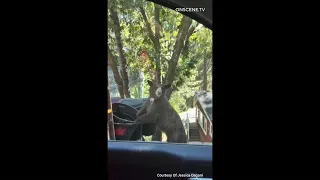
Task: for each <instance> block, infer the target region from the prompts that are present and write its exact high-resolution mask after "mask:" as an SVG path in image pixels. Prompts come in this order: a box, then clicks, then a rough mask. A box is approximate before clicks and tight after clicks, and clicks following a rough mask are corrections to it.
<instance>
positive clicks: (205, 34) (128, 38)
mask: <svg viewBox="0 0 320 180" xmlns="http://www.w3.org/2000/svg"><path fill="white" fill-rule="evenodd" d="M179 11H186V9H184V8H177V9H175V10H172V9H169V8H167V7H164V6H161V5H158V4H155V3H153V2H149V1H145V0H110V1H108V13H106V14H105V18H106V24H107V28H106V31H107V33H106V36H105V38H106V40H107V41H106V42H107V43H106V45H107V49H108V80H109V90H110V96H111V102H112V113H113V116H112V118H113V122H114V133H115V140H128V141H145V142H150V141H161V142H168V143H191V144H192V143H199V144H207V143H210V142H212V136H213V135H212V121H213V119H212V94H213V92H212V84H213V83H212V39H213V38H212V30H210V29H208V28H207V27H205V26H204V25H202V24H201V23H199V22H197V21H195V20H193V19H191V18H189V17H188V16H185V15H183V14H181V13H180V12H179ZM188 11H197V12H201V11H205V7H194V8H191V9H188ZM201 93H202V94H206V95H205V96H204V97H200V95H199V94H201Z"/></svg>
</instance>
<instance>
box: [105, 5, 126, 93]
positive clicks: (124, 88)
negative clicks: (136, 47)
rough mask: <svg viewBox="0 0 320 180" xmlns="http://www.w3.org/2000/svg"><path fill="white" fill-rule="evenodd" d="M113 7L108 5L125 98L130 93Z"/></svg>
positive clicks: (116, 17) (118, 23)
mask: <svg viewBox="0 0 320 180" xmlns="http://www.w3.org/2000/svg"><path fill="white" fill-rule="evenodd" d="M115 9H116V7H115V6H113V7H110V9H109V11H110V17H111V19H112V21H113V24H114V29H115V36H116V42H117V47H118V51H119V56H120V67H121V70H120V73H121V77H122V82H123V92H124V95H125V96H126V98H130V97H131V95H130V90H129V80H128V79H129V78H128V73H127V60H126V57H125V55H124V51H123V45H122V42H121V28H120V22H119V18H118V13H117V12H116V10H115Z"/></svg>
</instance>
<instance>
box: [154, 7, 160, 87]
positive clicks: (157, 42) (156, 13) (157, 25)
mask: <svg viewBox="0 0 320 180" xmlns="http://www.w3.org/2000/svg"><path fill="white" fill-rule="evenodd" d="M160 11H161V6H159V5H158V4H154V17H155V18H154V19H155V33H154V37H155V38H154V39H155V41H154V42H155V44H154V47H155V50H156V72H157V74H156V82H158V83H161V56H160V54H161V53H160V52H161V46H160V28H161V24H160Z"/></svg>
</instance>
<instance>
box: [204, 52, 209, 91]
mask: <svg viewBox="0 0 320 180" xmlns="http://www.w3.org/2000/svg"><path fill="white" fill-rule="evenodd" d="M207 81H208V78H207V57H205V58H204V60H203V90H207V89H208V83H207Z"/></svg>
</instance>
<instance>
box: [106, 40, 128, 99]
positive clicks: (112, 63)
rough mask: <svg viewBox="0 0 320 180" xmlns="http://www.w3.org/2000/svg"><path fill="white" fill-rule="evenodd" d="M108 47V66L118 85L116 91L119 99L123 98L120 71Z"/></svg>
mask: <svg viewBox="0 0 320 180" xmlns="http://www.w3.org/2000/svg"><path fill="white" fill-rule="evenodd" d="M107 47H108V60H109V62H110V66H111V69H112V72H113V75H114V80H115V81H116V83H117V85H118V91H119V94H120V97H121V99H123V98H124V91H123V86H122V84H123V83H122V78H121V76H120V73H119V71H118V66H117V63H116V59H115V58H114V56H113V54H112V52H111V50H110V48H109V46H107Z"/></svg>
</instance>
